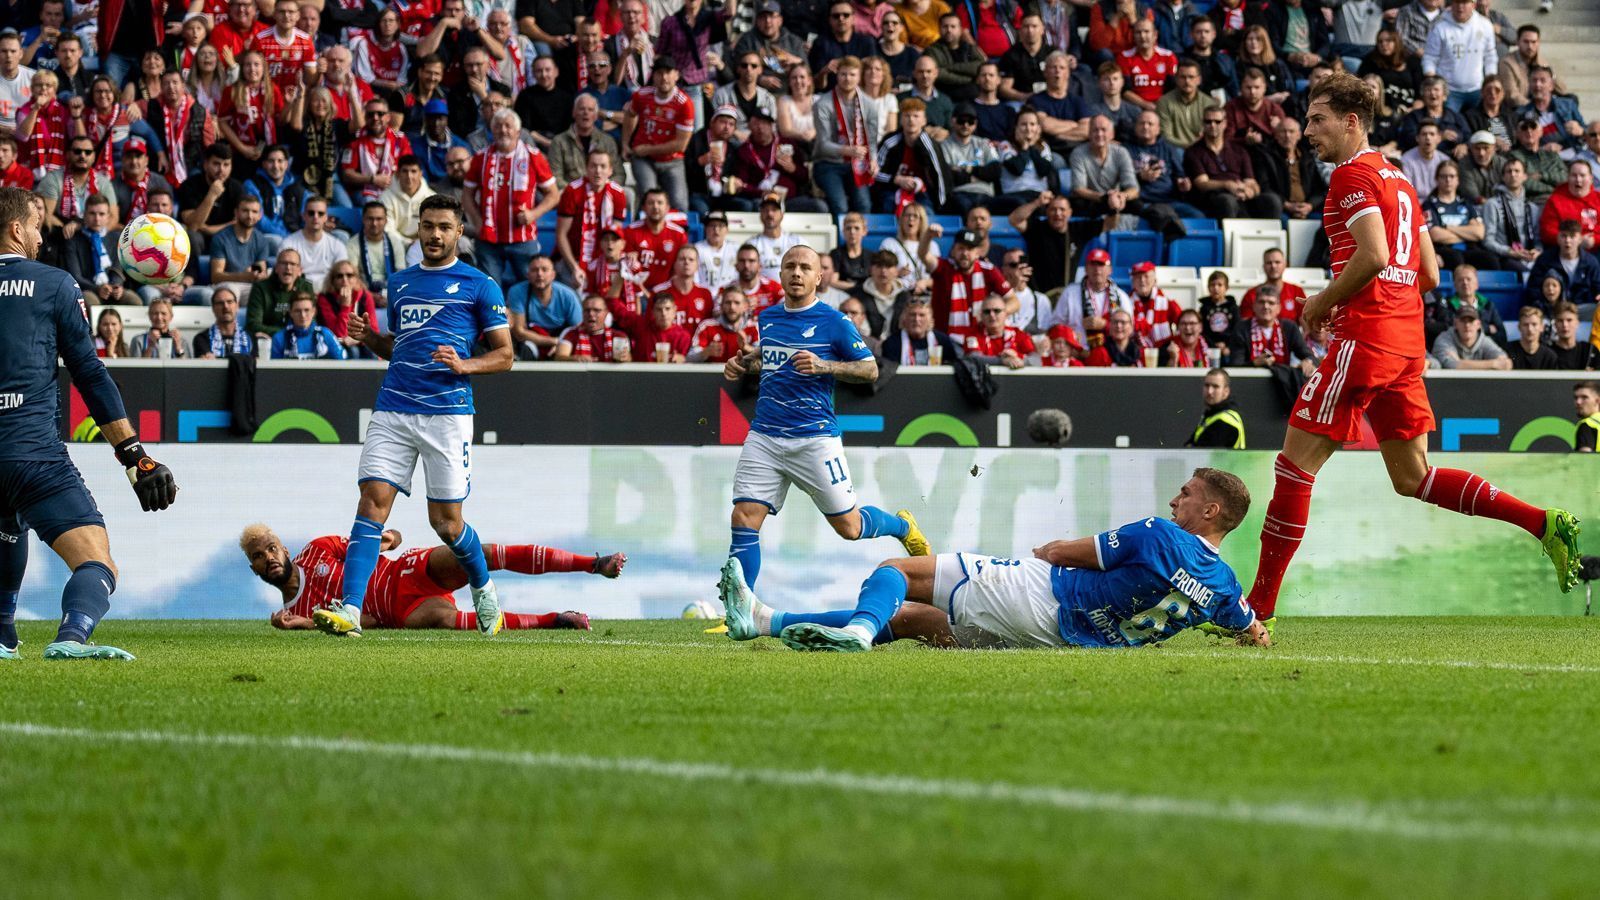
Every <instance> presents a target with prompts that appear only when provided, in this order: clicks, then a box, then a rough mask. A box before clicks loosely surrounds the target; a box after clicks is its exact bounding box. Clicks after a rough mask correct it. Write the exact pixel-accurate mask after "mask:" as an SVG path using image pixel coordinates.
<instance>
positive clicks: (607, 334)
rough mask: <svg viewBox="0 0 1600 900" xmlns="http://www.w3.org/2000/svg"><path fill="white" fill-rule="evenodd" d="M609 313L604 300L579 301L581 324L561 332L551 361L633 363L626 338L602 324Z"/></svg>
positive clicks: (594, 297) (586, 298) (601, 298)
mask: <svg viewBox="0 0 1600 900" xmlns="http://www.w3.org/2000/svg"><path fill="white" fill-rule="evenodd" d="M609 316H610V312H609V310H608V309H607V307H606V301H605V298H604V297H597V296H593V295H591V296H588V297H585V298H583V321H582V322H579V323H578V324H576V325H574V326H572V327H571V328H568V329H567V330H566V331H563V332H561V342H560V343H559V344H557V345H556V352H555V358H556V359H558V360H567V359H570V360H572V361H574V362H616V363H625V362H631V361H632V360H633V354H632V353H631V352H630V350H629V348H630V346H631V343H630V341H629V340H628V335H627V334H626V333H624V332H623V331H622V330H621V329H616V328H612V327H610V326H608V325H607V324H606V319H607V318H608V317H609Z"/></svg>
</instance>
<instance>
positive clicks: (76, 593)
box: [56, 561, 117, 643]
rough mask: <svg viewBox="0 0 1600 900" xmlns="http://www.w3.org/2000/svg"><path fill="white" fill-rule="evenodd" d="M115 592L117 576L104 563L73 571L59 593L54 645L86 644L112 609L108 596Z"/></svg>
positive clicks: (91, 564) (96, 563)
mask: <svg viewBox="0 0 1600 900" xmlns="http://www.w3.org/2000/svg"><path fill="white" fill-rule="evenodd" d="M116 589H117V576H115V575H113V574H111V570H110V569H109V568H107V567H106V565H105V564H104V563H98V562H92V561H91V562H86V563H84V564H83V565H81V566H79V567H77V568H76V569H73V570H72V577H71V578H68V579H67V586H66V588H65V589H63V590H62V591H61V612H62V616H61V627H60V628H58V629H56V640H57V641H77V642H79V643H88V641H89V635H91V634H94V627H95V626H96V625H98V624H100V619H101V618H102V617H103V616H105V614H106V612H107V611H109V610H110V609H111V592H112V591H115V590H116Z"/></svg>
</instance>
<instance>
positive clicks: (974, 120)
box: [950, 116, 978, 125]
mask: <svg viewBox="0 0 1600 900" xmlns="http://www.w3.org/2000/svg"><path fill="white" fill-rule="evenodd" d="M950 121H952V122H954V123H956V124H957V125H960V124H962V123H966V124H968V125H976V124H978V117H977V116H956V117H955V118H953V119H951V120H950Z"/></svg>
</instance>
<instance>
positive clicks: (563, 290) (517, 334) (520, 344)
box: [506, 253, 583, 360]
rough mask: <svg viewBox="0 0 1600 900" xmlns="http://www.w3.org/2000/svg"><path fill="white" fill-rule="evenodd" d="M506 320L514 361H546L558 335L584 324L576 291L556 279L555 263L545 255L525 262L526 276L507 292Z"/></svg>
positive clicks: (551, 352)
mask: <svg viewBox="0 0 1600 900" xmlns="http://www.w3.org/2000/svg"><path fill="white" fill-rule="evenodd" d="M506 318H507V320H508V321H509V322H510V324H511V340H512V343H513V344H515V345H516V348H517V358H518V359H523V360H534V359H549V358H552V357H553V356H554V355H555V352H556V348H557V347H558V346H559V345H560V343H561V339H560V337H559V335H561V334H563V333H564V332H566V330H567V329H569V328H572V327H573V326H575V325H578V324H580V323H581V322H582V321H583V309H582V304H581V303H580V301H579V300H578V292H577V291H574V290H573V289H572V288H569V287H567V286H566V285H564V284H562V283H561V282H559V281H557V280H556V266H555V262H554V261H553V260H551V259H550V257H548V256H545V255H544V254H542V253H541V254H539V255H538V256H535V257H534V258H532V259H530V260H528V277H527V279H526V280H524V281H519V282H517V283H516V284H515V285H512V287H511V289H510V290H509V291H507V292H506Z"/></svg>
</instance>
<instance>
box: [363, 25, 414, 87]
mask: <svg viewBox="0 0 1600 900" xmlns="http://www.w3.org/2000/svg"><path fill="white" fill-rule="evenodd" d="M350 55H351V56H352V57H353V59H352V70H353V71H354V72H355V75H356V77H357V78H359V79H361V80H362V81H364V82H373V81H393V82H395V83H397V84H404V83H405V80H406V71H407V70H408V69H409V68H410V67H411V61H410V58H409V57H408V56H407V55H406V45H405V44H402V43H401V42H399V41H395V42H394V43H393V44H391V45H390V46H388V47H385V46H383V45H382V44H380V43H378V39H377V38H376V37H374V36H373V35H371V34H363V35H360V36H359V37H356V38H354V39H353V40H351V41H350Z"/></svg>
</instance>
